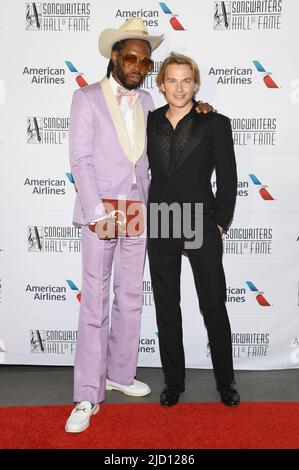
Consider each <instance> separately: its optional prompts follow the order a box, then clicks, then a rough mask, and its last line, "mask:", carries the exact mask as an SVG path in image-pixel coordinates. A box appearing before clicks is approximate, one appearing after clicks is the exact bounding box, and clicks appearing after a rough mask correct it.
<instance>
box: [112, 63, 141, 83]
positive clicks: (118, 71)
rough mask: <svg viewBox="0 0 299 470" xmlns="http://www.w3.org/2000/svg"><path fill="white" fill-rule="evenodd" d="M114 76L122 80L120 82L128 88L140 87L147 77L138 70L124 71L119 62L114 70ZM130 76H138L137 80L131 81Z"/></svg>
mask: <svg viewBox="0 0 299 470" xmlns="http://www.w3.org/2000/svg"><path fill="white" fill-rule="evenodd" d="M113 76H114V77H115V78H116V79H117V81H119V82H120V84H121V85H122V86H123V87H124V88H126V89H127V90H135V89H136V88H139V87H140V85H141V84H142V82H143V80H144V78H145V77H143V76H142V75H141V74H140V73H138V72H133V71H132V72H129V73H124V71H123V69H122V68H121V67H120V65H119V64H118V63H117V64H116V66H115V67H114V70H113ZM130 77H134V78H136V81H130Z"/></svg>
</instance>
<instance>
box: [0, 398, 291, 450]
mask: <svg viewBox="0 0 299 470" xmlns="http://www.w3.org/2000/svg"><path fill="white" fill-rule="evenodd" d="M71 409H72V407H71V406H40V407H9V408H0V420H1V421H0V422H1V428H0V448H1V449H64V448H65V449H72V448H73V449H76V448H77V449H99V448H101V449H298V448H299V403H241V405H240V406H238V407H237V408H232V409H231V408H228V407H225V406H223V405H222V404H220V403H217V404H216V403H181V404H179V405H177V406H175V407H173V408H169V409H164V408H162V407H161V406H160V405H159V404H156V403H155V404H154V403H153V404H132V405H105V404H104V405H102V406H101V410H100V412H99V413H98V414H97V415H96V416H94V417H93V418H92V419H91V422H90V427H89V428H88V429H87V430H86V431H85V432H83V433H80V434H67V433H65V431H64V424H65V421H66V419H67V417H68V415H69V413H70V411H71Z"/></svg>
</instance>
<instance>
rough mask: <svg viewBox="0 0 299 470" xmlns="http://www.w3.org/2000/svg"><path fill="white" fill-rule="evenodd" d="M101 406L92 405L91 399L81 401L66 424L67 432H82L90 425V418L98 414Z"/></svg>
mask: <svg viewBox="0 0 299 470" xmlns="http://www.w3.org/2000/svg"><path fill="white" fill-rule="evenodd" d="M99 409H100V406H99V405H95V406H94V407H92V406H91V403H89V401H81V402H80V403H78V404H77V406H76V407H75V408H74V409H73V411H72V412H71V414H70V416H69V418H68V420H67V422H66V425H65V431H66V432H82V431H85V429H87V428H88V426H89V420H90V417H91V416H92V415H95V414H97V412H98V411H99Z"/></svg>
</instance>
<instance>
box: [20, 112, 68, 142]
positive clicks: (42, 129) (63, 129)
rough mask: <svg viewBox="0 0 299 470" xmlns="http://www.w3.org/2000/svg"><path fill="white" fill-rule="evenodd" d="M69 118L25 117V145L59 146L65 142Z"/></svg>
mask: <svg viewBox="0 0 299 470" xmlns="http://www.w3.org/2000/svg"><path fill="white" fill-rule="evenodd" d="M69 120H70V119H69V118H68V117H60V116H47V117H45V116H43V117H32V116H30V117H27V125H26V133H27V144H49V145H61V144H63V143H65V142H66V138H67V135H68V131H69Z"/></svg>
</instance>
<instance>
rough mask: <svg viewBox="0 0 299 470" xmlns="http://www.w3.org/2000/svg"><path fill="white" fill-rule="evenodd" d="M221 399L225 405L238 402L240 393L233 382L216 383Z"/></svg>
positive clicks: (233, 404)
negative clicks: (225, 383)
mask: <svg viewBox="0 0 299 470" xmlns="http://www.w3.org/2000/svg"><path fill="white" fill-rule="evenodd" d="M217 390H218V392H219V393H220V398H221V401H222V403H223V404H224V405H226V406H237V405H239V403H240V395H239V393H238V390H237V389H236V385H235V383H234V382H232V383H230V384H227V385H218V386H217Z"/></svg>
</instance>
